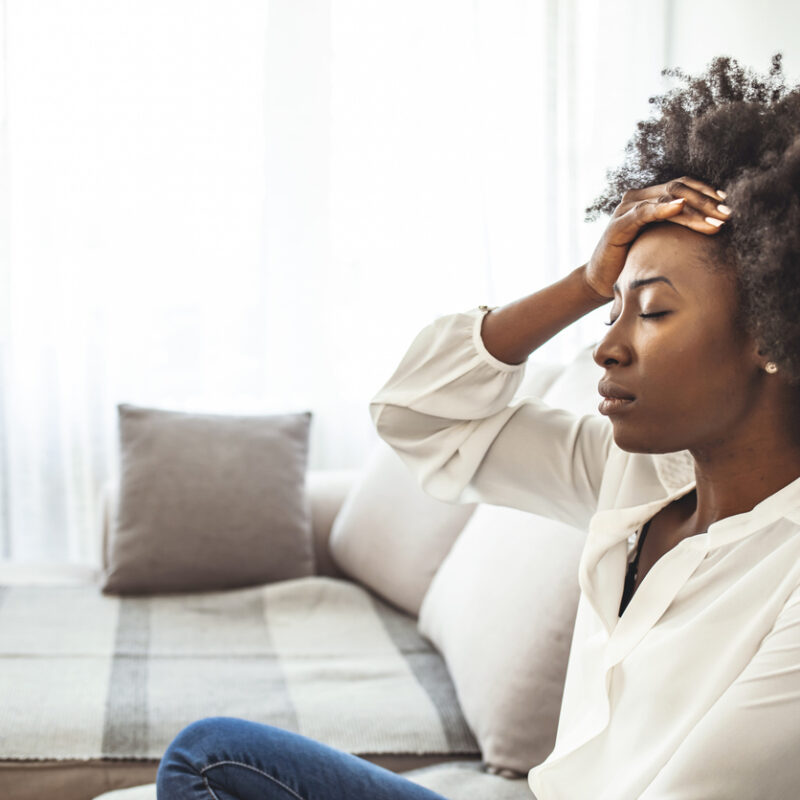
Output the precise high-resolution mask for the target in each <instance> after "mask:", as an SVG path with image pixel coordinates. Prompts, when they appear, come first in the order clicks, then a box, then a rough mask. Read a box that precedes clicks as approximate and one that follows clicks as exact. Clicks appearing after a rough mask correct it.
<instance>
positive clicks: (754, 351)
mask: <svg viewBox="0 0 800 800" xmlns="http://www.w3.org/2000/svg"><path fill="white" fill-rule="evenodd" d="M750 355H751V360H752V363H753V365H754V366H755V367H756V368H757V369H760V370H764V371H766V369H765V368H766V366H767V364H768V363H770V362H771V361H772V359H771V358H770V356H769V353H768V352H767V351H766V350H765V349H764V348H763V347H762V346H761V345H760V344H759V343H758V342H757V341H755V340H754V339H751V344H750Z"/></svg>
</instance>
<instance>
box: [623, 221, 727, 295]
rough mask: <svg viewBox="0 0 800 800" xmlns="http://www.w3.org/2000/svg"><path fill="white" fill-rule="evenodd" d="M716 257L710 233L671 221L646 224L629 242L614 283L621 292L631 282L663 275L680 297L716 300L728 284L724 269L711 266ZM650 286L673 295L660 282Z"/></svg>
mask: <svg viewBox="0 0 800 800" xmlns="http://www.w3.org/2000/svg"><path fill="white" fill-rule="evenodd" d="M716 256H717V250H716V245H715V243H714V241H713V237H711V236H707V235H705V234H702V233H697V232H696V231H692V230H690V229H689V228H686V227H684V226H682V225H677V224H675V223H672V222H662V223H659V224H656V225H649V226H648V227H647V228H645V229H644V230H643V231H642V232H641V233H640V234H639V236H638V237H637V238H636V240H635V241H634V243H633V244H632V245H631V248H630V250H629V251H628V257H627V259H626V260H625V266H624V267H623V269H622V272H621V273H620V276H619V278H618V280H617V285H618V286H619V288H620V291H621V292H622V293H623V294H625V293H626V292H627V291H628V285H629V284H630V282H631V281H634V280H638V279H642V278H652V277H654V276H656V275H663V276H664V277H666V278H669V280H670V281H671V282H672V284H673V285H674V286H675V288H676V289H677V291H678V292H679V293H680V294H681V295H682V296H684V297H700V298H706V297H710V296H713V297H714V298H715V299H719V297H720V294H722V293H723V292H724V293H725V294H729V293H730V288H731V287H730V282H729V280H728V278H727V276H726V275H725V274H724V272H721V271H720V270H718V269H712V268H711V265H712V264H713V262H714V259H715V257H716ZM650 286H652V287H660V289H661V290H663V291H666V292H669V293H670V294H673V292H672V290H671V289H670V288H669V286H668V284H665V283H663V282H658V283H653V284H650ZM639 291H641V290H639Z"/></svg>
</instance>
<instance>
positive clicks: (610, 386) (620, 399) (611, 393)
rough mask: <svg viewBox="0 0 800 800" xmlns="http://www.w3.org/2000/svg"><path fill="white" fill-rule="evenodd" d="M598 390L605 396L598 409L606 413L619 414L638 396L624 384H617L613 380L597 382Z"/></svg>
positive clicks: (607, 414)
mask: <svg viewBox="0 0 800 800" xmlns="http://www.w3.org/2000/svg"><path fill="white" fill-rule="evenodd" d="M597 391H598V392H600V394H601V395H602V396H603V399H602V400H601V401H600V404H599V405H598V406H597V410H598V411H599V412H600V413H601V414H603V415H605V416H609V415H611V414H617V413H619V412H620V411H624V410H625V409H627V408H629V407H630V406H631V405H633V403H634V402H635V400H636V398H635V397H634V396H633V395H632V394H631V393H630V392H629V391H628V390H627V389H623V388H622V386H617V385H616V384H615V383H611V381H606V380H602V381H600V383H599V384H597Z"/></svg>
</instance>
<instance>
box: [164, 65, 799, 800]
mask: <svg viewBox="0 0 800 800" xmlns="http://www.w3.org/2000/svg"><path fill="white" fill-rule="evenodd" d="M676 74H678V76H679V77H681V78H683V79H684V80H683V83H684V86H683V88H680V89H677V90H675V91H673V92H671V93H668V94H667V95H664V96H663V97H660V98H657V99H656V100H655V103H656V105H657V109H658V113H657V114H656V115H655V117H654V118H653V119H652V120H649V121H648V122H646V123H642V124H640V126H639V129H638V132H637V134H636V136H635V137H634V139H633V140H632V142H631V144H630V145H629V147H628V151H627V152H628V156H627V161H626V163H625V164H624V165H623V167H622V168H620V169H619V170H618V171H617V172H616V173H614V174H612V175H611V179H610V187H609V190H608V191H607V193H606V194H605V195H604V196H603V197H602V198H600V200H599V201H598V202H597V203H596V204H595V205H594V206H593V207H592V209H590V212H592V213H597V212H599V211H609V210H611V209H612V208H614V207H615V206H616V208H615V210H614V212H613V215H612V218H611V221H610V224H609V226H608V228H607V229H606V231H605V233H604V235H603V237H602V239H601V241H600V243H599V244H598V246H597V248H596V250H595V252H594V254H593V255H592V257H591V259H590V261H589V262H588V263H587V264H585V265H583V266H581V267H579V268H578V269H576V270H574V271H573V272H571V273H570V274H569V275H567V276H566V277H565V278H563V279H562V280H560V281H558V282H556V283H554V284H553V285H551V286H548V287H546V288H544V289H542V290H541V291H538V292H536V293H535V294H532V295H530V296H528V297H526V298H523V299H521V300H519V301H517V302H514V303H511V304H509V305H506V306H503V307H502V308H497V309H488V308H486V307H480V308H477V309H474V310H472V311H468V312H465V313H461V314H454V315H451V316H448V317H443V318H441V319H439V320H437V321H436V322H434V323H433V324H432V325H430V326H428V327H427V328H426V329H425V330H423V331H422V332H421V333H420V334H419V336H418V337H417V339H416V340H415V341H414V343H413V344H412V346H411V348H410V350H409V352H408V353H407V354H406V356H405V358H404V359H403V361H402V362H401V364H400V365H399V367H398V369H397V371H396V372H395V374H394V375H393V376H392V378H391V379H390V380H389V382H388V383H387V384H386V386H384V388H383V389H382V390H381V391H380V392H379V393H378V395H377V396H376V397H375V399H374V400H373V403H372V414H373V419H374V420H375V423H376V425H377V428H378V431H379V432H380V434H381V435H382V436H383V438H384V439H386V440H387V441H388V442H389V443H390V444H391V445H392V446H393V447H394V448H395V449H396V450H397V451H398V452H399V453H400V455H401V456H402V457H403V458H404V460H405V461H406V462H407V464H408V465H409V466H410V468H411V469H412V470H413V471H414V472H415V473H416V474H417V476H418V478H419V480H420V482H421V483H422V485H423V486H424V487H425V488H426V490H427V491H429V492H430V493H431V494H433V495H434V496H437V497H439V498H442V499H445V500H449V501H457V502H467V501H481V502H490V503H499V504H503V505H509V506H514V507H517V508H521V509H525V510H528V511H531V512H534V513H538V514H544V515H547V516H551V517H554V518H556V519H559V520H562V521H565V522H568V523H571V524H573V525H577V526H580V527H586V528H588V531H589V532H588V536H587V540H586V544H585V547H584V550H583V553H582V556H581V562H580V567H579V580H580V586H581V599H580V603H579V608H578V615H577V619H576V625H575V631H574V635H573V643H572V651H571V654H570V663H569V667H568V671H567V678H566V684H565V689H564V698H563V703H562V710H561V717H560V719H559V728H558V735H557V740H556V745H555V749H554V750H553V752H552V753H551V755H550V756H549V757H548V758H547V760H546V761H545V762H544V763H543V764H541V765H539V766H537V767H534V768H533V769H532V770H531V772H530V777H529V781H530V785H531V789H532V790H533V792H534V793H535V794H536V796H537V797H538V800H556V799H558V800H561V799H562V798H569V800H583V798H595V799H596V798H603V799H605V800H624V799H626V798H645V799H646V800H656V798H658V800H666V799H667V798H680V800H691V799H692V798H698V799H699V798H703V800H709V798H720V799H721V798H728V799H730V798H753V797H759V798H792V797H796V796H798V790H797V786H798V785H800V760H799V759H797V758H796V757H795V756H794V754H795V752H797V750H798V747H799V746H800V430H798V426H799V423H798V417H799V416H800V319H799V315H798V311H800V140H798V139H797V138H796V136H797V133H798V132H800V87H798V88H793V89H789V88H787V87H786V86H785V85H784V81H783V75H782V71H781V66H780V59H779V57H776V59H775V60H774V63H773V68H772V70H771V72H770V74H769V75H768V76H765V77H761V76H758V75H754V74H751V73H749V72H746V71H744V70H742V69H741V68H739V66H738V65H737V64H736V63H735V62H733V61H731V60H729V59H717V60H715V61H714V62H713V63H712V64H711V65H710V67H709V69H708V71H707V72H706V73H705V74H704V75H703V76H701V77H699V78H692V79H689V78H687V77H686V76H683V75H681V74H680V73H676ZM680 174H684V175H688V176H692V177H684V178H680V179H675V178H674V176H675V175H680ZM626 187H639V188H634V189H629V190H628V191H625V192H624V193H623V190H624V189H625V188H626ZM620 195H621V199H620ZM609 302H610V303H611V308H610V314H609V317H610V318H609V321H608V324H609V326H610V327H609V329H608V332H607V333H606V335H605V337H604V338H603V339H602V341H601V342H600V343H599V344H598V345H597V347H596V349H595V351H594V359H595V362H596V363H597V365H598V366H599V367H600V368H601V370H602V371H601V372H600V373H598V377H599V378H600V382H599V385H598V389H599V392H600V394H601V395H602V396H603V398H604V399H603V400H602V401H601V403H600V406H599V410H600V412H601V414H602V415H604V416H606V417H607V418H608V420H610V423H611V424H610V425H609V424H608V422H607V421H606V420H604V419H602V417H595V416H586V417H576V416H573V415H571V414H569V413H567V412H565V411H563V410H560V409H554V408H549V407H548V406H546V405H545V404H544V403H542V402H541V401H539V400H538V399H536V398H526V399H525V400H523V401H521V402H517V403H514V404H511V405H510V404H509V403H510V402H511V399H512V396H513V395H514V393H515V391H516V389H517V388H518V386H519V383H520V381H521V379H522V374H523V371H524V363H525V360H526V359H527V357H528V356H529V355H530V353H531V352H533V351H534V350H535V349H536V348H537V347H539V346H540V345H541V344H543V343H544V342H545V341H547V340H548V339H549V338H550V337H552V336H553V335H554V334H555V333H557V332H558V331H560V330H562V329H563V328H564V327H565V326H567V325H569V324H571V323H572V322H573V321H575V320H576V319H578V318H580V317H581V316H583V315H584V314H586V313H587V312H589V311H591V310H593V309H595V308H597V307H599V306H601V305H604V304H607V303H609ZM680 450H688V451H689V453H690V454H691V456H692V457H693V459H694V465H695V470H694V471H695V476H694V479H693V480H691V481H690V482H688V483H687V484H686V485H685V486H683V487H682V488H680V489H679V490H677V491H671V492H670V491H668V490H667V489H665V488H664V486H663V484H662V483H661V481H660V480H659V477H658V474H659V473H658V470H657V469H656V466H655V460H656V459H655V454H659V453H668V452H675V451H680ZM629 540H630V541H629ZM158 786H159V797H160V798H161V800H166V798H176V800H177V799H178V798H190V797H191V798H194V797H198V798H199V797H205V796H207V791H206V790H207V789H208V790H211V789H213V796H216V797H219V798H234V797H235V798H248V799H249V798H251V797H252V798H255V797H261V798H267V797H276V798H277V797H281V798H283V797H295V798H302V799H303V800H323V799H324V798H337V800H338V799H339V798H356V797H358V798H362V797H363V798H373V799H374V800H381V798H392V799H393V800H394V799H395V798H396V799H397V800H400V798H408V800H413V799H415V798H420V800H434V798H436V797H437V795H435V794H434V793H432V792H429V791H427V790H424V789H421V788H420V787H418V786H416V785H415V784H413V783H411V782H409V781H405V780H404V779H403V778H402V777H400V776H395V775H392V774H391V773H388V772H386V771H384V770H380V769H378V768H377V767H374V766H372V765H368V764H366V763H364V762H362V761H359V760H358V759H354V758H353V757H352V756H347V755H345V754H342V753H339V752H338V751H336V750H332V749H331V748H326V747H324V746H323V745H320V744H318V743H315V742H311V741H310V740H307V739H304V738H303V737H300V736H297V735H295V734H289V733H286V732H283V731H279V730H278V729H275V728H272V727H270V726H262V725H255V724H253V723H246V722H243V721H238V720H213V719H212V720H207V721H203V722H201V723H198V724H196V725H195V726H190V727H189V728H188V729H186V730H185V731H184V732H183V733H182V734H181V735H179V737H178V738H177V739H176V741H175V742H174V743H173V745H172V746H171V748H170V750H169V751H168V752H167V754H166V755H165V758H164V761H163V762H162V766H161V769H160V771H159V778H158ZM204 792H206V793H204ZM487 800H490V799H487Z"/></svg>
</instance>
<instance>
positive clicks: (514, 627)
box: [0, 348, 686, 800]
mask: <svg viewBox="0 0 800 800" xmlns="http://www.w3.org/2000/svg"><path fill="white" fill-rule="evenodd" d="M598 377H599V371H598V370H597V368H596V367H595V365H594V364H593V362H592V360H591V349H590V348H585V349H584V350H582V351H580V352H579V353H578V354H577V356H576V358H575V360H574V361H573V362H572V363H571V364H568V365H566V366H559V365H552V364H533V365H532V366H531V368H529V370H528V375H527V377H526V380H525V382H524V384H523V386H522V387H521V389H520V392H519V395H525V394H533V395H536V396H539V397H542V398H543V399H545V400H546V401H547V402H550V403H551V404H553V405H558V406H561V407H565V408H568V409H570V410H572V411H574V412H575V413H581V414H583V413H596V409H595V404H596V401H597V395H596V382H597V380H598ZM535 457H541V458H546V454H536V456H535ZM685 468H686V462H682V461H681V458H680V454H679V456H678V458H677V460H675V459H673V460H671V461H665V468H664V476H665V482H669V481H670V479H671V478H673V479H674V481H673V482H674V483H676V484H677V483H679V481H680V480H681V479H683V477H684V473H683V472H682V470H685ZM671 471H672V472H673V473H680V474H671ZM305 490H306V492H307V497H308V502H309V505H310V516H311V529H312V532H313V550H314V574H313V575H307V576H303V577H298V578H292V579H286V580H274V581H271V582H269V583H266V584H260V585H252V586H243V587H238V588H231V589H223V590H215V591H205V592H178V593H172V594H157V593H156V594H149V595H145V596H137V595H133V596H129V595H108V594H106V593H103V592H101V591H100V590H99V585H100V581H101V576H102V573H103V569H107V563H105V562H106V561H107V558H108V555H107V551H108V540H109V537H110V536H113V532H114V526H115V524H116V522H117V519H118V507H117V502H118V485H117V484H116V483H115V481H114V480H112V481H110V482H109V483H108V484H107V486H106V487H105V488H104V494H103V505H104V514H103V525H102V531H101V532H100V537H99V538H100V541H99V542H98V547H99V548H100V550H101V553H102V559H103V562H104V563H103V564H102V565H101V566H100V567H97V568H95V567H87V566H79V565H49V566H48V565H27V566H26V565H13V564H6V565H0V693H1V694H2V698H3V700H2V706H1V708H2V712H0V748H1V749H2V752H0V797H3V798H5V799H6V800H33V798H40V797H45V796H48V797H49V796H54V797H59V798H60V800H91V799H92V798H95V797H100V796H102V798H103V800H154V799H155V789H154V786H153V781H154V779H155V774H156V770H157V766H158V760H159V757H160V754H161V753H163V750H164V748H165V747H166V745H167V744H168V742H169V741H170V740H171V738H172V737H173V736H174V735H175V734H177V733H178V731H179V730H180V729H181V728H182V727H183V726H184V725H186V724H188V723H189V722H191V721H193V720H195V719H199V718H202V717H207V716H217V715H225V716H237V717H244V718H247V719H252V720H256V721H260V722H268V723H271V724H275V725H279V726H281V727H284V728H287V729H290V730H295V731H298V732H300V733H302V734H304V735H308V736H311V737H313V738H315V739H318V740H320V741H323V742H325V743H327V744H330V745H332V746H335V747H339V748H341V749H343V750H347V751H348V752H352V753H355V754H357V755H359V756H361V757H363V758H365V759H368V760H370V761H372V762H374V763H377V764H380V765H382V766H385V767H387V768H389V769H392V770H395V771H397V772H401V773H403V774H404V775H406V776H407V777H408V778H409V779H411V780H414V781H416V782H418V783H421V784H422V785H425V786H428V787H429V788H431V789H432V790H434V791H437V792H439V793H440V794H442V795H444V796H445V797H448V798H451V799H452V800H478V798H480V800H487V799H490V798H491V799H492V800H530V798H531V797H533V795H532V793H531V791H530V789H529V788H528V785H527V780H526V771H527V769H528V768H530V767H531V766H533V765H534V764H536V763H539V762H540V761H542V760H543V759H544V758H545V757H546V755H547V753H548V752H549V750H550V749H551V748H552V745H553V742H554V738H555V730H556V726H557V720H558V712H559V707H560V699H561V691H562V687H563V680H564V675H565V671H566V666H567V660H568V655H569V643H570V638H571V633H572V625H573V622H574V615H575V611H576V608H577V600H578V593H579V589H578V585H577V564H578V559H579V557H580V552H581V549H582V545H583V539H584V535H585V534H584V532H582V531H577V530H575V529H573V528H569V527H568V526H565V525H563V524H561V523H558V522H554V521H552V520H545V519H542V518H539V517H535V516H533V515H530V514H523V513H522V512H519V511H516V510H514V509H507V508H499V507H487V506H481V507H478V508H475V507H471V506H455V505H449V504H444V503H439V502H438V501H435V500H433V499H432V498H429V497H427V496H426V495H424V494H423V493H422V491H421V490H420V489H419V488H418V487H417V485H416V483H415V482H414V480H413V479H412V478H411V476H410V475H409V474H408V473H407V471H406V470H405V467H404V466H403V465H402V463H401V462H400V460H399V458H398V457H397V456H396V454H394V453H393V452H392V451H391V450H390V449H389V448H388V447H387V446H385V445H383V444H382V443H381V444H379V445H378V446H377V448H376V450H375V453H374V455H373V457H372V458H371V459H370V461H369V463H368V464H366V465H365V466H364V468H363V469H362V470H358V471H341V470H338V471H337V470H328V471H313V470H312V471H309V472H308V475H307V480H306V485H305ZM2 687H5V688H2Z"/></svg>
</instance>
